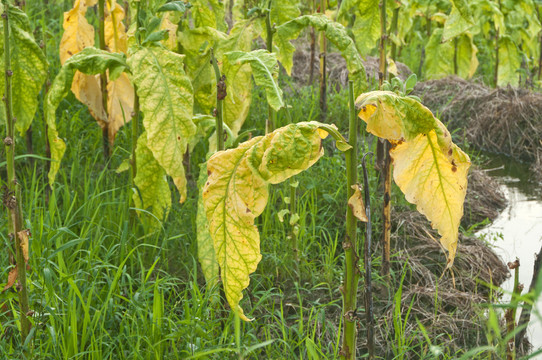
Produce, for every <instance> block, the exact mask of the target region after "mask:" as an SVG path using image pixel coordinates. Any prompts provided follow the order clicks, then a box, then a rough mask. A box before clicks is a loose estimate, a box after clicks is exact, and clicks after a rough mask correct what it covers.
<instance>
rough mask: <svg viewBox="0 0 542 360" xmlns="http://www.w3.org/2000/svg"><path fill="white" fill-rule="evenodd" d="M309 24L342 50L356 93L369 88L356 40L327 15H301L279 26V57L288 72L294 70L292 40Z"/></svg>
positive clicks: (277, 35)
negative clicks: (323, 33)
mask: <svg viewBox="0 0 542 360" xmlns="http://www.w3.org/2000/svg"><path fill="white" fill-rule="evenodd" d="M308 26H313V27H314V28H315V29H316V30H318V31H323V32H325V34H326V38H327V39H328V40H329V41H331V42H332V43H333V45H335V47H336V48H337V49H338V50H339V51H340V52H341V55H342V56H343V58H344V59H345V60H346V68H347V69H348V72H349V78H350V80H352V81H354V93H355V95H356V96H357V95H359V94H361V93H362V92H363V91H365V90H366V89H367V77H366V75H365V68H364V67H363V63H362V61H361V57H360V55H359V53H358V50H357V49H356V45H355V44H354V41H353V40H352V39H351V38H350V37H349V36H348V32H347V31H346V29H345V28H344V26H342V25H341V24H339V23H337V22H334V21H332V20H330V19H328V18H327V17H326V16H325V15H305V16H300V17H298V18H297V19H294V20H291V21H288V22H287V23H285V24H283V25H281V26H278V27H277V29H276V30H277V32H276V44H277V47H278V49H279V52H278V59H279V61H280V62H281V64H282V66H284V68H285V69H286V72H287V73H288V74H291V72H292V67H293V54H294V51H295V47H294V46H293V45H292V44H291V43H290V40H293V39H296V38H297V37H298V36H299V34H300V33H301V31H303V29H305V28H306V27H308Z"/></svg>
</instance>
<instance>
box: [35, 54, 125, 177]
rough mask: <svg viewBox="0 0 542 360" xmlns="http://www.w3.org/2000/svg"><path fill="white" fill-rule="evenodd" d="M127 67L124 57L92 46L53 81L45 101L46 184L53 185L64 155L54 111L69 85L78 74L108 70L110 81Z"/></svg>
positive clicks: (74, 58)
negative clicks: (48, 165)
mask: <svg viewBox="0 0 542 360" xmlns="http://www.w3.org/2000/svg"><path fill="white" fill-rule="evenodd" d="M127 68H128V65H127V64H126V56H125V55H123V54H112V53H108V52H106V51H103V50H98V49H95V48H92V47H88V48H85V49H84V50H83V51H81V52H80V53H78V54H76V55H74V56H72V57H71V58H69V59H68V60H67V61H66V62H65V63H64V65H63V66H62V68H61V69H60V72H59V73H58V75H57V76H56V78H55V80H54V81H53V83H52V85H51V88H50V90H49V93H48V94H47V98H46V102H45V118H46V121H47V125H48V126H49V132H48V137H49V143H50V145H51V158H52V160H53V161H52V162H51V169H50V171H49V184H50V185H52V184H53V183H54V182H55V177H56V173H57V172H58V169H59V168H60V161H61V160H62V157H63V156H64V151H65V150H66V144H65V143H64V141H63V140H62V139H60V138H59V137H58V132H57V129H56V121H55V112H56V109H57V107H58V105H59V104H60V102H61V101H62V99H63V98H64V97H65V96H66V95H68V91H69V89H70V86H72V82H73V80H74V77H75V75H76V72H77V71H79V72H81V73H84V74H88V75H95V74H100V73H103V72H104V71H106V70H109V74H110V76H111V78H112V79H115V78H118V77H119V76H120V74H121V73H122V72H123V71H124V70H125V69H127Z"/></svg>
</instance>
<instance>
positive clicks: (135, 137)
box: [130, 86, 139, 186]
mask: <svg viewBox="0 0 542 360" xmlns="http://www.w3.org/2000/svg"><path fill="white" fill-rule="evenodd" d="M133 115H134V116H133V118H132V159H131V160H130V165H131V166H132V186H135V184H134V180H135V177H136V175H137V163H136V156H137V155H136V150H137V140H138V138H139V96H138V95H137V88H136V87H135V86H134V113H133Z"/></svg>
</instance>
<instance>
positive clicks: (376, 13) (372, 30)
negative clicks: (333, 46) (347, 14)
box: [352, 0, 380, 55]
mask: <svg viewBox="0 0 542 360" xmlns="http://www.w3.org/2000/svg"><path fill="white" fill-rule="evenodd" d="M379 2H380V0H359V5H358V7H357V10H358V11H357V12H356V20H355V21H354V26H353V27H352V32H353V33H354V37H355V39H356V44H357V46H358V49H359V51H360V52H361V53H362V54H364V55H366V54H369V51H370V50H372V49H373V48H375V47H376V46H377V44H378V39H379V38H380V7H379V6H378V4H379Z"/></svg>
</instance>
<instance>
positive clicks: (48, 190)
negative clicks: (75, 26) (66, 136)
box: [41, 0, 51, 204]
mask: <svg viewBox="0 0 542 360" xmlns="http://www.w3.org/2000/svg"><path fill="white" fill-rule="evenodd" d="M43 9H44V11H43V12H42V15H41V36H42V38H41V41H42V42H43V54H44V55H45V57H47V22H46V21H45V16H46V13H47V11H48V9H49V0H43ZM49 75H50V74H49V69H47V77H46V78H45V91H44V94H43V104H44V106H45V99H47V94H49V88H50V87H51V80H50V78H49ZM43 122H44V123H45V157H46V158H48V159H50V158H51V145H50V144H49V126H48V125H47V121H46V118H45V116H44V117H43ZM50 169H51V162H50V161H46V162H45V173H46V174H48V173H49V170H50ZM50 193H51V186H50V185H49V183H47V185H46V187H45V202H46V203H47V204H48V203H49V195H50Z"/></svg>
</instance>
